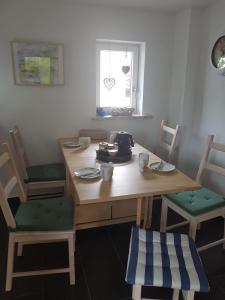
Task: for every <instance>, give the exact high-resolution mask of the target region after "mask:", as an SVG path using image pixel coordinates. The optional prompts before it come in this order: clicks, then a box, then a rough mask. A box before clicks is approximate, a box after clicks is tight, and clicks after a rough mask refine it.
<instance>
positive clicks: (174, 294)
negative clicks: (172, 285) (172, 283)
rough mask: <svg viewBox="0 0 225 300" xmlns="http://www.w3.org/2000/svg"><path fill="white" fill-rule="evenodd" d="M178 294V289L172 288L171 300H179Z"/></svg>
mask: <svg viewBox="0 0 225 300" xmlns="http://www.w3.org/2000/svg"><path fill="white" fill-rule="evenodd" d="M179 294H180V290H178V289H174V290H173V300H179Z"/></svg>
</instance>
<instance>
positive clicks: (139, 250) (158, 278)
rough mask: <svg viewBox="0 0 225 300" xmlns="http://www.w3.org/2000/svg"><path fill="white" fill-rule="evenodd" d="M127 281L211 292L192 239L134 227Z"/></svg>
mask: <svg viewBox="0 0 225 300" xmlns="http://www.w3.org/2000/svg"><path fill="white" fill-rule="evenodd" d="M126 281H127V282H128V283H130V284H140V285H149V286H158V287H167V288H174V289H181V290H186V291H190V290H191V291H196V292H208V291H209V284H208V280H207V278H206V275H205V273H204V270H203V267H202V263H201V260H200V257H199V255H198V253H197V250H196V247H195V243H194V241H193V240H192V239H191V238H189V237H188V236H187V235H184V234H179V233H160V232H155V231H150V230H144V229H139V228H137V227H132V232H131V240H130V250H129V257H128V264H127V274H126Z"/></svg>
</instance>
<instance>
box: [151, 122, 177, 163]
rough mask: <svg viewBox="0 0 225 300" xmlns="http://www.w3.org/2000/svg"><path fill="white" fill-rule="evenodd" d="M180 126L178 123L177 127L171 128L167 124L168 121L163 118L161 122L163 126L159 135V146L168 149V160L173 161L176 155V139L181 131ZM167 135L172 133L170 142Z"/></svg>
mask: <svg viewBox="0 0 225 300" xmlns="http://www.w3.org/2000/svg"><path fill="white" fill-rule="evenodd" d="M179 129H180V126H179V125H176V127H175V128H171V127H169V126H167V125H166V121H165V120H162V122H161V128H160V133H159V136H158V142H157V146H158V147H160V148H163V149H165V150H166V151H167V153H168V154H167V155H168V161H169V162H172V160H173V157H174V152H175V149H176V140H177V137H178V132H179ZM166 135H170V137H171V138H170V140H171V141H170V142H169V141H167V139H166V138H165V137H166Z"/></svg>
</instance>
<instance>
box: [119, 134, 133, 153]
mask: <svg viewBox="0 0 225 300" xmlns="http://www.w3.org/2000/svg"><path fill="white" fill-rule="evenodd" d="M115 143H117V144H118V154H119V155H124V154H129V153H131V147H134V140H133V137H132V135H131V134H130V133H128V132H126V131H119V132H118V133H117V135H116V138H115Z"/></svg>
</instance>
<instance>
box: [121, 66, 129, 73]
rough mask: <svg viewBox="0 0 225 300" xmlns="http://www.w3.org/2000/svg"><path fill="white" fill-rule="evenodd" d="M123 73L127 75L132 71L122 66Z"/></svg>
mask: <svg viewBox="0 0 225 300" xmlns="http://www.w3.org/2000/svg"><path fill="white" fill-rule="evenodd" d="M122 71H123V73H124V74H127V73H128V72H129V71H130V66H122Z"/></svg>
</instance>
